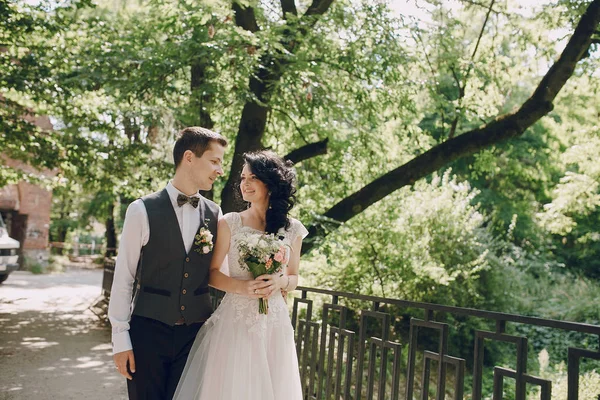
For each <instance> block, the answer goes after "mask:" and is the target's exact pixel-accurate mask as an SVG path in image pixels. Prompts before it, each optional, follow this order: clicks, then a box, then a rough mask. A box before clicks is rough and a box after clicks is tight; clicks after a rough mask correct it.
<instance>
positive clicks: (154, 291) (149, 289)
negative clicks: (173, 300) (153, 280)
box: [144, 286, 171, 297]
mask: <svg viewBox="0 0 600 400" xmlns="http://www.w3.org/2000/svg"><path fill="white" fill-rule="evenodd" d="M144 292H146V293H152V294H158V295H160V296H166V297H171V292H169V291H168V290H164V289H158V288H153V287H152V286H144Z"/></svg>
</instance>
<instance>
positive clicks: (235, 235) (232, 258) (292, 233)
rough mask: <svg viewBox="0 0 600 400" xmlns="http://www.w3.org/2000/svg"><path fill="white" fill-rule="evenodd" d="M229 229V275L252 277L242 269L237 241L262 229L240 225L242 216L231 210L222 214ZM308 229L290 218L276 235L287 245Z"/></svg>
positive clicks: (259, 233)
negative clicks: (285, 227) (288, 223)
mask: <svg viewBox="0 0 600 400" xmlns="http://www.w3.org/2000/svg"><path fill="white" fill-rule="evenodd" d="M223 218H224V219H225V221H227V224H228V225H229V229H230V231H231V241H230V244H229V252H228V253H227V261H228V264H229V275H230V276H231V277H232V278H236V279H253V277H252V274H251V273H250V271H248V270H246V269H244V268H243V267H242V266H241V264H240V257H239V256H240V255H239V251H238V243H239V242H240V240H246V239H247V238H248V236H250V235H261V234H263V232H262V231H259V230H257V229H254V228H251V227H249V226H244V225H242V218H241V217H240V214H239V213H236V212H233V213H229V214H225V215H224V216H223ZM307 234H308V231H307V230H306V228H305V227H304V225H302V223H301V222H300V221H298V220H297V219H293V218H290V227H289V229H288V230H284V228H281V229H280V230H279V232H278V235H280V236H283V242H284V243H285V244H287V245H290V246H291V244H292V242H293V241H294V240H295V239H296V238H297V237H298V236H299V235H301V236H302V237H303V238H304V237H306V235H307Z"/></svg>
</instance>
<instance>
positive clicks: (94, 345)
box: [0, 268, 127, 400]
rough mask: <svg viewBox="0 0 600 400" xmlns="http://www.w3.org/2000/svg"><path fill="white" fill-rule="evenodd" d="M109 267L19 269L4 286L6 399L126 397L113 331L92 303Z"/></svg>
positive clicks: (1, 342) (0, 379) (0, 366)
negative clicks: (38, 272) (114, 357)
mask: <svg viewBox="0 0 600 400" xmlns="http://www.w3.org/2000/svg"><path fill="white" fill-rule="evenodd" d="M101 283H102V270H101V269H76V268H70V269H67V271H66V272H65V273H62V274H54V275H33V274H31V273H28V272H23V271H17V272H15V273H13V274H11V275H10V276H9V278H8V279H7V280H6V281H5V282H4V283H3V284H1V285H0V400H9V399H10V400H12V399H23V400H43V399H49V400H50V399H52V400H55V399H59V400H67V399H78V400H83V399H86V400H120V399H126V398H127V395H126V384H125V380H124V379H123V378H121V376H120V375H118V374H117V372H116V370H115V369H114V367H113V364H112V356H111V347H110V328H109V326H107V325H106V324H105V323H104V322H101V321H100V320H99V319H98V318H97V317H96V316H95V315H94V314H93V313H92V312H91V311H90V310H88V307H89V306H90V305H91V304H92V303H93V301H94V300H95V299H96V298H97V297H98V296H99V295H100V286H101Z"/></svg>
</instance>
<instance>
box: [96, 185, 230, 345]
mask: <svg viewBox="0 0 600 400" xmlns="http://www.w3.org/2000/svg"><path fill="white" fill-rule="evenodd" d="M167 192H168V193H169V198H170V199H171V203H172V204H173V209H174V210H175V215H176V216H177V222H178V223H179V229H180V230H181V237H182V239H183V243H184V245H185V250H186V252H189V251H190V249H191V248H192V244H193V242H194V236H195V234H196V232H197V231H198V228H199V227H200V206H198V207H197V208H194V207H192V205H191V204H189V203H185V204H184V205H183V206H181V207H179V206H178V205H177V195H179V194H185V193H182V192H180V191H179V190H177V189H176V188H175V186H173V184H172V183H171V182H169V184H168V185H167ZM194 196H196V197H200V195H199V194H198V195H194ZM222 216H223V213H222V212H221V209H220V208H219V219H221V217H222ZM149 238H150V225H149V223H148V214H147V213H146V207H145V206H144V203H143V201H142V200H141V199H137V200H136V201H134V202H133V203H131V204H130V205H129V207H128V208H127V212H126V214H125V222H124V224H123V231H122V233H121V242H120V244H119V252H118V255H117V262H116V265H115V274H114V280H113V284H112V289H111V292H110V304H109V307H108V319H109V320H110V323H111V325H112V343H113V354H116V353H120V352H122V351H126V350H131V349H132V345H131V338H130V337H129V321H130V320H131V313H132V312H133V304H132V302H131V300H132V299H131V295H132V290H133V281H134V280H135V274H136V270H137V265H138V261H139V259H140V254H141V250H142V247H143V246H145V245H146V244H147V243H148V239H149Z"/></svg>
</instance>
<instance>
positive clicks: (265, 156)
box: [238, 150, 296, 233]
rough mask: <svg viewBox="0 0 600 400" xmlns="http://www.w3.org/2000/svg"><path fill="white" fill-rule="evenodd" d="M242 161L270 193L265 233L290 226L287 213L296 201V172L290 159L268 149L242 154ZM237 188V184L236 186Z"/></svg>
mask: <svg viewBox="0 0 600 400" xmlns="http://www.w3.org/2000/svg"><path fill="white" fill-rule="evenodd" d="M244 161H245V163H246V164H247V165H248V167H249V168H250V171H252V173H253V174H254V175H256V178H258V180H259V181H261V182H262V183H264V184H265V185H266V186H267V190H268V191H269V193H270V196H269V207H268V208H267V215H266V225H267V226H266V228H265V232H266V233H277V231H279V229H280V228H282V227H283V228H285V229H286V230H287V229H288V228H289V227H290V218H289V216H288V213H289V212H290V210H291V209H292V208H293V207H294V204H295V203H296V173H295V172H294V170H293V168H292V165H293V163H292V162H291V161H284V160H283V159H282V158H281V157H279V156H278V155H277V154H275V153H273V152H272V151H269V150H263V151H257V152H252V153H246V154H244ZM238 188H239V186H238Z"/></svg>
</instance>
